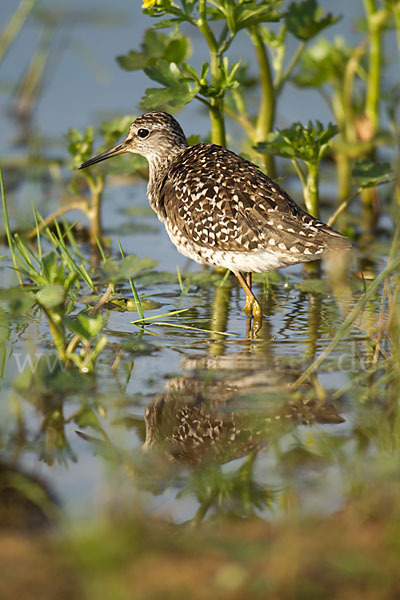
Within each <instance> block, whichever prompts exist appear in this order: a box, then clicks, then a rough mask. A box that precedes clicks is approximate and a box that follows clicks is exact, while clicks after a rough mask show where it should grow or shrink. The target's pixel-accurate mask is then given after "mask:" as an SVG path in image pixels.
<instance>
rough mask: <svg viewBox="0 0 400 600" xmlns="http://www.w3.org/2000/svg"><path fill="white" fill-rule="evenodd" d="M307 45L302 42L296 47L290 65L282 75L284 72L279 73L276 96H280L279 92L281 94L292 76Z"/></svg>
mask: <svg viewBox="0 0 400 600" xmlns="http://www.w3.org/2000/svg"><path fill="white" fill-rule="evenodd" d="M305 47H306V44H305V42H300V44H299V45H298V46H297V48H296V51H295V53H294V54H293V56H292V58H291V59H290V62H289V64H288V66H287V67H286V69H285V72H284V73H283V75H282V73H281V74H278V77H277V79H276V81H275V96H276V97H277V96H278V94H280V92H281V91H282V88H283V86H284V85H285V83H286V81H287V80H288V79H289V77H290V75H291V73H292V71H293V69H294V68H295V66H296V65H297V63H298V61H299V59H300V57H301V55H302V53H303V50H304V48H305Z"/></svg>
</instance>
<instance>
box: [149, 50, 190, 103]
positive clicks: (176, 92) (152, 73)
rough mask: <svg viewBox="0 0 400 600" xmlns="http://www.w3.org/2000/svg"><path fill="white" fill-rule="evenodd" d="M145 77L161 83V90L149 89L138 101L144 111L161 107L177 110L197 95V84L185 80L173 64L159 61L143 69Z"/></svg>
mask: <svg viewBox="0 0 400 600" xmlns="http://www.w3.org/2000/svg"><path fill="white" fill-rule="evenodd" d="M144 71H145V73H146V75H148V76H149V77H150V79H153V80H154V81H157V82H158V83H161V85H163V86H164V87H163V88H149V89H147V90H146V93H145V96H144V97H143V98H142V100H141V101H140V106H141V107H142V108H144V109H145V110H153V109H157V108H162V107H166V108H168V107H170V108H179V107H181V106H184V105H185V104H187V103H188V102H190V101H191V100H192V99H193V98H194V96H195V95H196V94H197V92H198V90H199V89H200V86H199V84H198V83H197V82H189V81H187V80H185V78H184V76H183V74H182V72H181V71H180V69H179V68H178V65H176V64H175V63H168V62H167V61H166V60H159V61H157V63H156V64H154V65H152V66H149V67H146V68H145V69H144Z"/></svg>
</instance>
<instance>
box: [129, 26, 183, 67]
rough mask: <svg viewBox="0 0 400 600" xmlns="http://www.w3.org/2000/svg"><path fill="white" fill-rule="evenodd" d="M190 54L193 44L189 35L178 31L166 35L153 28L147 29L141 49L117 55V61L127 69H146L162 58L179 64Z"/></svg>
mask: <svg viewBox="0 0 400 600" xmlns="http://www.w3.org/2000/svg"><path fill="white" fill-rule="evenodd" d="M190 54H191V44H190V40H189V38H188V37H187V36H185V35H183V34H181V33H179V32H176V31H174V32H173V33H171V34H169V35H165V34H164V33H156V32H155V31H154V28H151V29H147V30H146V31H145V34H144V39H143V42H142V44H141V51H136V50H131V51H130V52H128V54H125V55H123V56H117V62H118V64H119V65H120V67H122V68H123V69H125V70H126V71H134V70H138V69H144V68H145V67H148V66H150V65H152V64H153V63H155V62H157V61H158V60H159V59H161V58H162V59H164V60H166V61H167V62H175V63H178V64H179V63H181V62H184V61H185V60H187V59H188V58H189V56H190Z"/></svg>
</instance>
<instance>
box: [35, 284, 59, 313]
mask: <svg viewBox="0 0 400 600" xmlns="http://www.w3.org/2000/svg"><path fill="white" fill-rule="evenodd" d="M35 295H36V300H37V302H38V303H39V304H40V305H41V306H43V307H44V308H47V309H49V310H51V309H52V308H56V307H57V306H60V305H61V304H63V302H64V298H65V290H64V287H63V286H62V285H60V284H58V283H57V284H54V285H47V286H46V287H44V288H42V289H41V290H39V291H38V292H37V293H36V294H35Z"/></svg>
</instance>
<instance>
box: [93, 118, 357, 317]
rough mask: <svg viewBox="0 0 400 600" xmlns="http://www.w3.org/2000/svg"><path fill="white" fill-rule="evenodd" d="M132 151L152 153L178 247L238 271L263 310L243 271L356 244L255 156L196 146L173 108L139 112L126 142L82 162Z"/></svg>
mask: <svg viewBox="0 0 400 600" xmlns="http://www.w3.org/2000/svg"><path fill="white" fill-rule="evenodd" d="M124 152H132V153H137V154H141V155H142V156H145V157H146V158H147V160H148V162H149V183H148V187H147V194H148V198H149V202H150V205H151V207H152V208H153V210H154V211H155V212H156V213H157V215H158V217H159V219H160V220H161V221H162V222H163V223H164V224H165V227H166V230H167V232H168V235H169V237H170V238H171V240H172V242H173V243H174V244H175V245H176V247H177V248H178V250H179V251H180V252H181V253H182V254H184V255H185V256H188V257H189V258H192V259H193V260H195V261H197V262H199V263H208V264H212V265H216V266H222V267H226V268H228V269H230V270H231V271H233V272H234V273H235V274H236V275H237V276H238V278H239V281H240V282H241V284H242V286H243V287H244V289H245V291H246V295H247V296H248V300H249V299H250V305H251V306H252V307H253V312H255V311H257V314H258V312H260V307H259V304H258V302H257V300H256V298H255V297H254V295H253V294H252V292H251V282H250V286H248V287H246V285H245V284H244V281H243V278H242V277H241V275H240V273H241V272H246V273H252V272H267V271H272V270H275V269H278V268H281V267H285V266H287V265H290V264H294V263H298V262H308V261H311V260H315V259H318V258H321V257H322V256H323V255H325V254H326V253H328V252H332V251H335V250H343V249H348V248H349V247H350V244H349V242H348V241H347V240H346V238H344V237H343V236H342V235H341V234H339V233H338V232H337V231H335V230H334V229H332V228H331V227H328V226H327V225H325V224H324V223H322V222H321V221H318V220H317V219H315V218H314V217H312V216H310V215H309V214H308V213H306V212H305V211H303V210H302V209H301V208H300V207H299V206H297V204H296V203H295V202H294V201H293V200H292V199H291V198H290V196H289V195H288V194H287V193H286V192H285V191H284V190H283V189H282V188H280V187H279V185H278V184H277V183H275V182H274V181H273V180H272V179H270V178H269V177H268V176H267V175H266V174H265V173H263V172H262V171H261V170H260V169H259V168H258V167H257V166H256V165H254V164H253V163H251V162H249V161H247V160H245V159H243V158H241V157H240V156H238V155H237V154H235V153H234V152H231V151H230V150H227V149H226V148H223V147H221V146H216V145H214V144H196V145H194V146H190V147H189V146H188V145H187V141H186V138H185V135H184V133H183V131H182V129H181V127H180V125H179V123H178V122H177V121H176V120H175V119H174V117H172V116H171V115H170V114H168V113H164V112H152V113H146V114H144V115H142V116H140V117H138V118H137V119H136V120H135V121H134V122H133V123H132V125H131V127H130V130H129V133H128V135H127V137H126V138H125V140H124V141H123V142H122V143H121V144H118V145H117V146H115V147H114V148H112V149H111V150H109V151H107V152H104V153H103V154H100V155H98V156H96V157H94V158H92V159H91V160H89V161H87V162H86V163H83V165H81V168H84V167H87V166H90V165H92V164H94V163H97V162H100V161H101V160H104V159H106V158H109V157H111V156H115V155H117V154H122V153H124Z"/></svg>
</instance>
